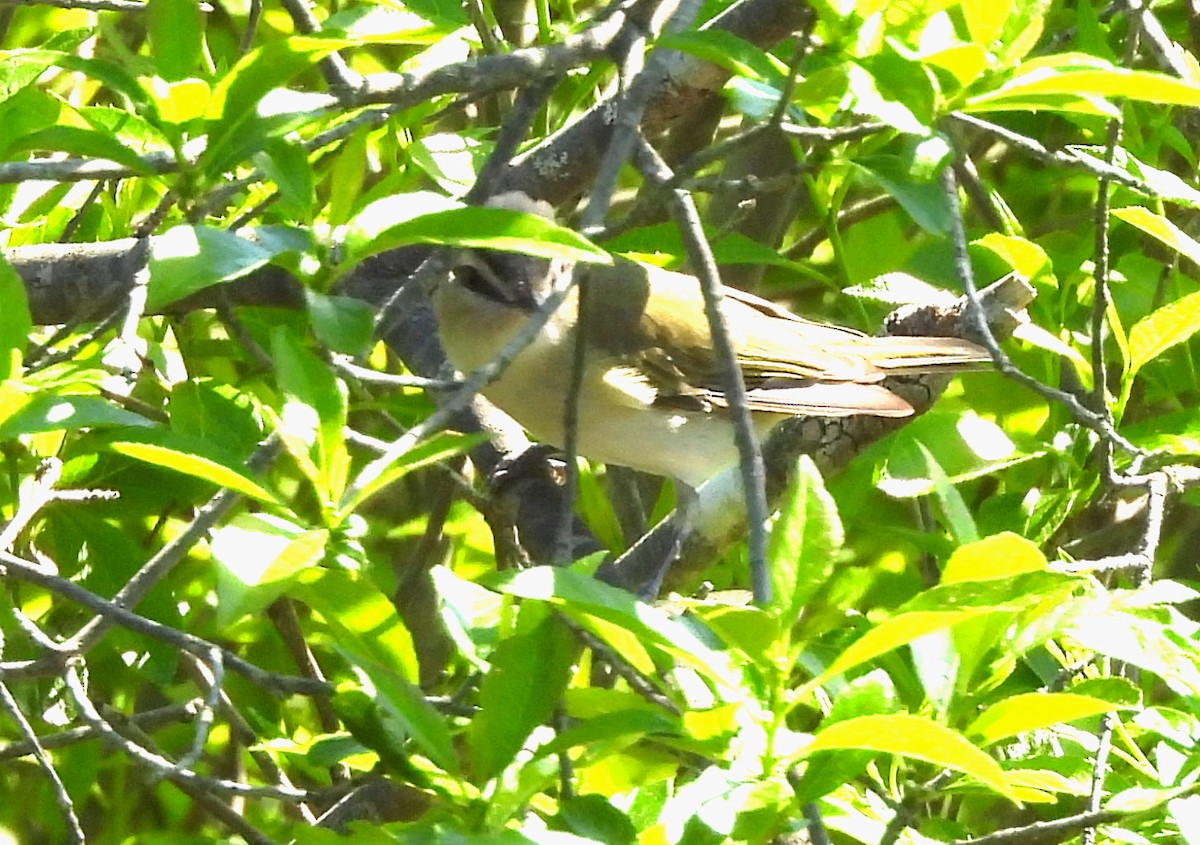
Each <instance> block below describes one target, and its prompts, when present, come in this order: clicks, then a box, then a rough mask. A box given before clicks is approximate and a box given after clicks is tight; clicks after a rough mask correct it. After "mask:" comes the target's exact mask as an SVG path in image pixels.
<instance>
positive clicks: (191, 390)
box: [167, 378, 263, 456]
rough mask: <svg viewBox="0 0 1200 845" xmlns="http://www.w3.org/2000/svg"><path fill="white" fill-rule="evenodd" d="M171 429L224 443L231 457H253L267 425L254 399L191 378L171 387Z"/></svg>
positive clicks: (202, 380)
mask: <svg viewBox="0 0 1200 845" xmlns="http://www.w3.org/2000/svg"><path fill="white" fill-rule="evenodd" d="M167 412H168V414H170V417H171V430H172V431H176V432H178V433H180V434H182V435H184V436H187V437H194V438H198V439H200V440H207V441H208V442H210V443H220V444H221V445H222V447H223V448H224V449H225V450H226V451H228V452H229V453H230V454H236V455H244V456H249V454H250V453H251V452H252V451H254V449H255V448H257V446H258V444H259V442H260V441H261V440H262V439H263V425H262V420H261V419H260V418H259V416H258V414H257V413H256V411H255V408H254V405H253V403H252V402H251V400H250V397H249V396H247V395H246V394H244V393H239V392H238V390H237V389H236V388H233V387H230V386H229V385H225V384H221V383H219V382H217V381H216V380H215V379H207V378H203V379H189V380H188V381H181V382H179V383H177V384H175V385H174V386H173V387H172V388H171V397H170V399H169V400H168V402H167Z"/></svg>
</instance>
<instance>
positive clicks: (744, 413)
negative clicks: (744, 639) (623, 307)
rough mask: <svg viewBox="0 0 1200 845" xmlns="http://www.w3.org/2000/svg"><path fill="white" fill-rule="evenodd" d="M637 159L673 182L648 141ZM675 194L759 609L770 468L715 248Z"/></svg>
mask: <svg viewBox="0 0 1200 845" xmlns="http://www.w3.org/2000/svg"><path fill="white" fill-rule="evenodd" d="M638 158H639V161H638V163H639V166H641V167H642V169H643V172H645V174H646V176H647V178H648V179H650V180H652V181H654V182H657V183H659V184H662V183H664V182H665V181H666V180H667V179H669V178H670V173H671V170H670V168H669V167H668V166H667V163H666V162H665V161H663V160H662V158H661V157H660V156H659V155H658V152H657V151H656V150H655V149H654V148H653V147H652V146H651V145H650V144H649V143H648V142H645V141H644V140H643V142H642V144H641V146H640V149H639V157H638ZM672 193H673V195H674V198H673V201H672V203H671V205H672V212H673V216H674V217H675V220H676V225H677V226H678V227H679V230H680V233H681V235H682V237H683V242H684V246H685V248H686V249H687V252H688V257H689V258H690V259H691V262H692V265H693V269H695V271H696V276H697V278H698V279H699V280H700V289H701V291H702V293H703V295H704V311H705V314H706V316H707V317H708V324H709V330H710V334H711V337H712V344H713V352H714V355H715V358H716V360H717V362H718V366H719V367H720V368H721V381H722V385H723V387H724V389H725V397H726V401H727V402H728V404H729V414H730V418H731V422H732V423H733V431H734V440H735V442H736V444H737V449H738V457H739V465H740V468H741V476H742V485H743V493H744V495H745V497H746V520H747V524H748V526H749V537H748V556H749V559H750V578H751V589H752V592H753V593H754V600H755V601H756V602H757V603H758V604H760V605H765V604H768V603H769V602H770V601H771V578H770V573H769V572H768V571H767V534H766V530H767V529H766V524H767V517H768V516H769V515H770V511H769V509H768V506H767V492H766V469H765V466H764V464H763V456H762V447H761V445H760V444H759V442H758V437H757V436H756V435H755V432H754V424H753V422H752V420H751V418H750V409H749V407H748V406H747V404H746V384H745V381H744V380H743V379H742V372H741V369H740V368H739V367H738V365H737V356H736V354H735V353H734V349H733V343H732V341H731V339H730V334H729V324H728V321H727V320H726V318H725V314H724V312H723V311H722V310H721V300H722V298H723V295H722V293H721V277H720V272H719V271H718V270H717V263H716V260H715V259H714V258H713V254H712V249H711V248H710V247H709V245H708V241H707V240H705V238H704V230H703V226H702V225H701V223H700V215H699V212H697V210H696V204H695V202H694V201H693V200H692V197H691V195H690V194H688V193H687V192H686V191H684V190H683V189H681V188H676V189H674V190H673V191H672Z"/></svg>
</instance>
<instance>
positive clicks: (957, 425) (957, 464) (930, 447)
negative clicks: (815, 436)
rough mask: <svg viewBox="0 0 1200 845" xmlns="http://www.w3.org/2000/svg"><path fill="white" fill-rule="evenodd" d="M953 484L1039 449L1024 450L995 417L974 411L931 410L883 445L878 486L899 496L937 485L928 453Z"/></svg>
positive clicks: (927, 491)
mask: <svg viewBox="0 0 1200 845" xmlns="http://www.w3.org/2000/svg"><path fill="white" fill-rule="evenodd" d="M930 453H932V454H934V456H935V457H936V459H937V463H938V466H940V467H941V468H942V470H943V473H944V475H945V476H946V478H947V479H948V480H949V481H950V482H951V483H953V484H958V483H961V482H963V481H969V480H970V479H973V478H979V477H980V476H983V475H988V474H989V473H993V472H996V471H998V470H1001V469H1005V468H1007V467H1010V466H1014V465H1016V464H1019V463H1023V462H1025V461H1029V460H1032V459H1033V458H1035V457H1037V456H1038V455H1039V454H1040V453H1038V452H1033V451H1029V452H1023V451H1020V450H1018V449H1017V446H1016V444H1014V443H1013V441H1012V440H1011V439H1010V438H1009V436H1008V434H1007V433H1006V432H1005V431H1004V429H1003V428H1001V427H1000V426H999V425H997V424H996V423H995V421H993V420H990V419H987V418H986V417H982V416H979V415H978V414H975V413H971V412H968V413H965V414H963V413H954V412H950V411H937V410H935V411H931V412H930V413H928V414H923V415H922V416H921V417H920V418H919V419H917V420H914V421H913V423H912V424H911V425H907V426H905V427H904V429H903V430H902V431H899V432H897V434H896V437H895V438H894V439H893V441H892V445H891V448H890V449H889V450H888V454H887V460H886V463H885V464H884V467H883V471H882V473H881V476H880V479H879V481H878V487H879V489H880V490H882V491H883V492H885V493H887V494H888V495H889V496H895V497H896V498H900V499H907V498H912V497H915V496H926V495H929V494H930V493H933V492H935V491H936V490H937V485H936V483H935V480H934V478H933V474H932V473H933V470H932V467H931V466H930V465H929V461H928V458H927V457H926V455H927V454H930Z"/></svg>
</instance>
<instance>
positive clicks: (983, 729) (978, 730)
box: [967, 692, 1134, 745]
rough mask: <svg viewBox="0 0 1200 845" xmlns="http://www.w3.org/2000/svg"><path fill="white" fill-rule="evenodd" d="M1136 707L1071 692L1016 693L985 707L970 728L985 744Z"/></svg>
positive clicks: (973, 734) (970, 732) (972, 733)
mask: <svg viewBox="0 0 1200 845" xmlns="http://www.w3.org/2000/svg"><path fill="white" fill-rule="evenodd" d="M1132 709H1134V707H1133V706H1132V705H1128V704H1121V703H1116V702H1112V701H1106V700H1104V699H1102V698H1093V697H1092V696H1088V695H1077V694H1075V693H1069V692H1029V693H1021V694H1019V695H1014V696H1011V697H1009V698H1006V699H1004V700H1003V701H1000V702H997V703H996V704H993V705H992V706H991V707H989V708H988V709H987V710H984V711H983V712H982V713H981V714H979V717H978V718H977V719H975V721H974V722H972V723H971V726H970V727H969V728H967V733H968V734H970V735H972V736H974V737H978V739H979V741H980V743H982V744H983V745H991V744H992V743H994V742H999V741H1000V740H1002V739H1007V738H1008V737H1010V736H1016V735H1017V734H1022V733H1027V732H1029V731H1036V730H1041V729H1042V728H1048V727H1050V726H1052V725H1059V724H1066V723H1067V722H1074V721H1076V720H1077V719H1086V718H1088V717H1089V716H1099V715H1102V714H1104V713H1111V712H1112V711H1114V710H1132Z"/></svg>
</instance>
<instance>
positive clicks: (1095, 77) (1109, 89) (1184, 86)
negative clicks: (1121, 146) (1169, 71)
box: [967, 55, 1200, 111]
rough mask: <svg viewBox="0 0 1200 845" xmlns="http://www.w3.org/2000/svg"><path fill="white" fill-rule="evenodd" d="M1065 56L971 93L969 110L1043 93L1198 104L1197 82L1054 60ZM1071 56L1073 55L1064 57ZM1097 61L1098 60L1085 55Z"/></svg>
mask: <svg viewBox="0 0 1200 845" xmlns="http://www.w3.org/2000/svg"><path fill="white" fill-rule="evenodd" d="M1059 58H1064V57H1055V56H1047V57H1045V58H1043V59H1042V60H1040V62H1038V63H1036V64H1035V63H1034V62H1029V63H1027V64H1026V65H1025V70H1024V71H1023V72H1019V73H1017V74H1016V75H1015V76H1014V77H1013V78H1012V79H1010V80H1009V81H1008V82H1006V83H1005V84H1004V85H1002V86H1001V87H1000V88H998V89H996V90H995V91H989V92H987V93H985V94H980V95H978V96H976V97H972V98H971V99H970V100H969V101H968V102H967V108H968V110H971V111H982V110H986V109H988V108H996V107H998V106H999V107H1003V106H1004V105H1005V104H1006V103H1007V104H1008V105H1012V104H1013V102H1014V101H1018V100H1025V101H1028V100H1029V99H1030V98H1031V97H1038V96H1046V95H1052V96H1053V95H1066V96H1081V97H1087V96H1094V97H1104V98H1111V97H1124V98H1127V99H1130V100H1139V101H1141V102H1146V103H1160V104H1163V105H1176V106H1191V107H1192V108H1195V107H1197V106H1200V86H1198V85H1196V84H1194V83H1192V82H1188V81H1185V80H1182V79H1176V78H1175V77H1171V76H1167V75H1166V74H1162V73H1156V72H1154V71H1145V70H1126V69H1125V68H1118V67H1112V66H1111V65H1110V66H1107V67H1102V66H1097V67H1093V68H1079V69H1064V68H1063V67H1061V66H1057V67H1056V66H1055V65H1054V64H1053V62H1054V60H1055V59H1059ZM1066 58H1068V59H1071V60H1073V59H1074V58H1076V56H1075V55H1072V56H1070V57H1066ZM1086 58H1088V59H1089V60H1090V62H1091V63H1093V64H1096V65H1100V64H1101V63H1100V60H1097V59H1094V58H1093V57H1086Z"/></svg>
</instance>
